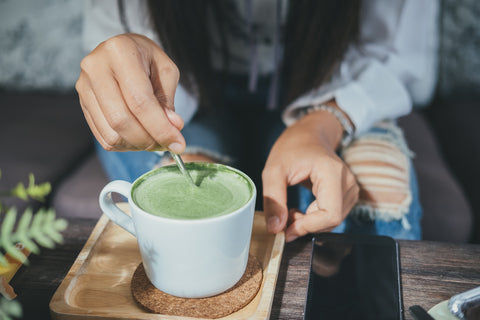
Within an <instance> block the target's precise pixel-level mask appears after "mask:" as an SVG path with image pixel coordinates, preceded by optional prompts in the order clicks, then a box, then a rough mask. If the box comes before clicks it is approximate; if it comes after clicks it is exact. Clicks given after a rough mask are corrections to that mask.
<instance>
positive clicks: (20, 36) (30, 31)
mask: <svg viewBox="0 0 480 320" xmlns="http://www.w3.org/2000/svg"><path fill="white" fill-rule="evenodd" d="M82 7H83V1H81V0H0V87H3V88H7V89H12V88H13V89H20V90H22V89H23V90H24V89H39V90H71V89H73V87H74V84H75V81H76V79H77V78H78V74H79V68H80V67H79V64H80V60H81V59H82V56H83V51H82V48H81V36H82Z"/></svg>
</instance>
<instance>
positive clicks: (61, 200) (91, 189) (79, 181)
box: [53, 153, 108, 219]
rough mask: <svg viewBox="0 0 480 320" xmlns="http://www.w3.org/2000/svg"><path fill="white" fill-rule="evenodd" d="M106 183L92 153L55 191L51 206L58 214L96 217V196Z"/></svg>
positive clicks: (97, 208) (98, 214)
mask: <svg viewBox="0 0 480 320" xmlns="http://www.w3.org/2000/svg"><path fill="white" fill-rule="evenodd" d="M107 183H108V178H107V176H106V174H105V173H104V171H103V169H102V166H101V164H100V161H99V160H98V157H97V155H96V154H94V153H92V155H90V156H89V157H88V159H87V160H86V161H85V162H84V163H83V164H82V166H80V167H79V168H78V170H76V171H74V172H72V174H71V175H70V176H69V177H67V179H66V180H65V181H64V183H62V184H61V185H60V187H59V188H58V189H57V190H56V191H55V195H54V199H53V206H54V208H55V211H56V212H57V215H58V216H62V217H67V218H68V217H76V218H94V219H98V218H99V217H100V215H101V213H102V211H101V210H100V206H99V204H98V196H99V194H100V191H101V190H102V188H103V186H105V185H106V184H107Z"/></svg>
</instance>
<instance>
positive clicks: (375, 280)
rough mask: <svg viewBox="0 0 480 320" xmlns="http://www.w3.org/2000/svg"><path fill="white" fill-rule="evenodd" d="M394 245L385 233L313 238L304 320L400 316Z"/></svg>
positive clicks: (400, 308)
mask: <svg viewBox="0 0 480 320" xmlns="http://www.w3.org/2000/svg"><path fill="white" fill-rule="evenodd" d="M401 297H402V295H401V289H400V276H399V255H398V245H397V243H396V241H395V240H394V239H392V238H389V237H385V236H370V235H349V234H335V233H325V234H323V233H322V234H318V235H316V236H315V237H314V239H313V250H312V260H311V267H310V276H309V284H308V292H307V302H306V305H305V313H304V319H306V320H307V319H308V320H310V319H342V320H348V319H355V320H360V319H375V320H378V319H380V320H383V319H385V320H388V319H396V320H398V319H402V317H403V316H402V314H403V312H402V298H401Z"/></svg>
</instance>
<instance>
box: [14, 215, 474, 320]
mask: <svg viewBox="0 0 480 320" xmlns="http://www.w3.org/2000/svg"><path fill="white" fill-rule="evenodd" d="M95 224H96V221H95V220H86V219H73V220H70V225H69V227H68V229H67V230H66V231H65V232H64V235H65V242H64V244H62V245H60V246H57V248H56V249H55V250H47V249H43V250H42V253H41V255H39V256H31V257H30V261H31V265H30V266H29V267H22V268H21V269H20V270H19V272H18V273H17V274H16V276H15V278H14V279H13V280H12V282H11V284H12V286H13V287H14V288H15V290H16V292H17V294H18V295H19V300H20V302H21V303H22V305H23V308H24V313H25V317H24V318H25V319H48V318H49V307H48V304H49V302H50V299H51V297H52V296H53V294H54V292H55V290H56V289H57V287H58V286H59V284H60V283H61V282H62V280H63V278H64V276H65V275H66V273H67V272H68V270H69V269H70V266H71V265H72V264H73V262H74V260H75V259H76V257H77V255H78V253H79V252H80V250H81V249H82V247H83V245H84V243H85V242H86V240H87V238H88V236H89V235H90V232H91V230H92V229H93V227H94V226H95ZM310 240H311V239H310V238H309V237H305V238H303V239H299V240H297V241H295V242H293V243H289V244H286V246H285V250H284V254H283V259H282V263H281V266H280V273H279V276H278V281H277V288H276V291H275V297H274V301H273V307H272V313H271V319H287V320H292V319H302V317H303V308H304V302H305V295H306V288H307V279H308V268H309V261H310V251H311V241H310ZM399 243H400V254H401V270H402V272H401V276H402V285H403V288H402V289H403V303H404V309H405V310H406V311H405V319H412V318H411V316H410V314H409V312H408V307H410V306H412V305H414V304H419V305H421V306H423V307H424V308H425V309H427V310H428V309H429V308H431V307H432V306H434V305H435V304H437V303H439V302H441V301H443V300H446V299H448V298H450V297H451V296H452V295H454V294H456V293H459V292H462V291H466V290H468V289H471V288H474V287H477V286H480V246H479V245H468V244H463V245H455V244H448V243H438V242H425V241H400V242H399Z"/></svg>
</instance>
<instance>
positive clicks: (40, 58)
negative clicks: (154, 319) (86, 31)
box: [0, 0, 480, 97]
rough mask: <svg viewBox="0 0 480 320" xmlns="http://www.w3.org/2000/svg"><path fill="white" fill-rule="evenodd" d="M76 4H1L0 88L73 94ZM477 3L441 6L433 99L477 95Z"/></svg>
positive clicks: (71, 0) (28, 0) (448, 1)
mask: <svg viewBox="0 0 480 320" xmlns="http://www.w3.org/2000/svg"><path fill="white" fill-rule="evenodd" d="M82 6H83V1H81V0H0V87H4V88H16V89H48V90H68V89H72V88H73V86H74V83H75V81H76V79H77V77H78V72H79V64H80V60H81V58H82V56H83V52H82V48H81V32H82ZM478 17H480V1H478V0H442V16H441V21H440V28H441V33H442V34H441V43H440V59H439V68H440V69H439V81H438V93H439V95H440V96H441V97H446V96H451V95H455V94H459V93H460V94H471V93H476V92H480V90H479V88H480V19H479V18H478Z"/></svg>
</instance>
